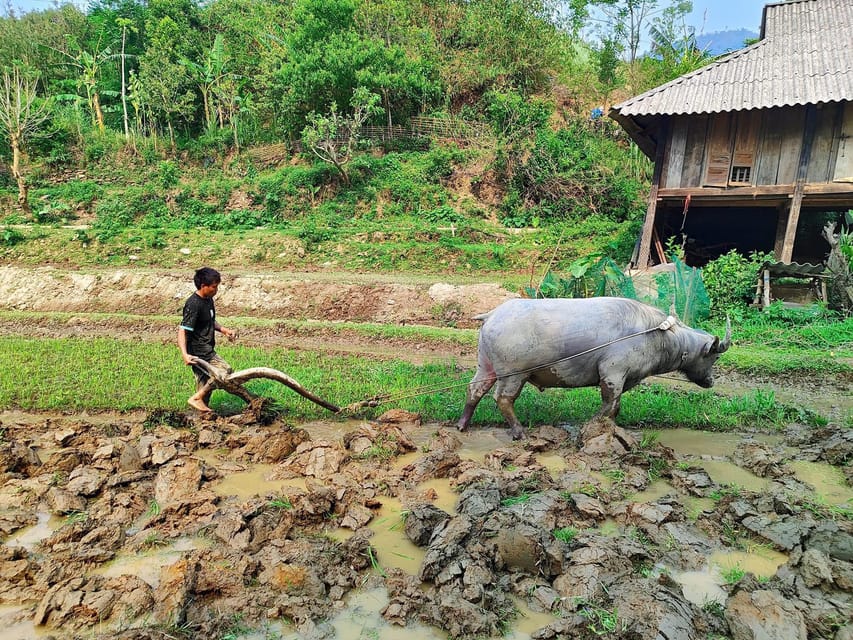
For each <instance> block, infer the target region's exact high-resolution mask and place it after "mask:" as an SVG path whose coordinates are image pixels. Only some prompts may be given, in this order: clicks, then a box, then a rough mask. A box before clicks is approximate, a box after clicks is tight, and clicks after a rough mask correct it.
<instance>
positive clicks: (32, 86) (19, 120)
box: [0, 67, 49, 211]
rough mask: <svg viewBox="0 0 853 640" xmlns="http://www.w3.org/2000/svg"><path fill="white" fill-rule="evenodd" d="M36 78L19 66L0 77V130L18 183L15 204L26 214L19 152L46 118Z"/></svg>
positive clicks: (21, 154) (21, 160) (25, 198)
mask: <svg viewBox="0 0 853 640" xmlns="http://www.w3.org/2000/svg"><path fill="white" fill-rule="evenodd" d="M37 80H38V78H37V77H36V76H35V75H34V74H28V73H26V72H25V71H24V70H22V69H20V68H19V67H13V68H12V70H11V71H10V70H6V71H4V72H3V75H2V77H0V130H2V131H3V132H4V133H5V134H6V135H7V136H8V137H9V145H10V146H11V148H12V175H13V176H14V177H15V181H16V182H17V183H18V205H19V206H20V207H21V209H23V210H24V211H29V203H28V201H27V190H28V187H27V181H26V178H25V176H24V170H23V166H22V165H23V151H24V149H25V148H26V144H27V141H28V140H29V139H30V138H31V137H32V135H33V134H34V133H35V132H36V131H37V130H38V128H39V126H40V125H41V124H42V122H44V121H45V120H47V118H48V116H49V105H48V102H47V101H44V100H39V98H38V96H37V95H36V85H37Z"/></svg>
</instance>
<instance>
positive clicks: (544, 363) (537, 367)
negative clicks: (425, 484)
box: [458, 298, 731, 440]
mask: <svg viewBox="0 0 853 640" xmlns="http://www.w3.org/2000/svg"><path fill="white" fill-rule="evenodd" d="M477 319H479V320H483V326H482V327H481V328H480V339H479V344H478V353H477V372H476V374H475V375H474V378H473V380H471V382H470V383H469V384H468V393H467V397H466V401H465V409H464V411H463V412H462V417H460V418H459V424H458V427H459V430H460V431H464V430H465V429H467V428H468V424H469V423H470V422H471V417H472V416H473V415H474V409H475V408H476V407H477V404H478V403H479V402H480V400H481V399H482V397H483V396H484V395H485V394H486V393H487V392H488V391H489V389H491V388H492V387H493V386H494V387H495V391H494V397H495V400H496V401H497V404H498V408H499V409H500V411H501V413H502V414H503V416H504V418H506V421H507V422H508V423H509V426H510V428H511V431H510V433H511V434H512V437H513V439H515V440H518V439H520V438H522V437H524V430H523V428H522V426H521V423H520V422H519V421H518V418H516V416H515V412H514V411H513V405H514V403H515V399H516V398H517V397H518V395H519V394H520V393H521V389H522V387H523V386H524V383H525V382H529V383H530V384H532V385H533V386H535V387H537V388H538V389H539V390H540V391H541V390H542V389H545V388H549V387H568V388H574V387H591V386H595V385H598V386H599V387H600V388H601V401H602V404H601V409H600V410H599V412H598V413H597V414H596V415H597V416H606V417H609V418H611V419H612V418H615V417H616V415H617V414H618V413H619V399H620V397H621V395H622V393H623V392H625V391H627V390H628V389H631V388H632V387H634V386H636V385H637V384H638V383H639V382H640V381H641V380H643V379H644V378H646V377H648V376H651V375H656V374H661V373H667V372H669V371H681V372H682V373H684V374H685V375H686V376H687V378H688V379H689V380H690V381H691V382H695V383H696V384H698V385H699V386H700V387H710V386H712V385H713V384H714V378H713V375H712V372H711V368H712V366H713V364H714V362H716V360H717V358H718V357H719V356H720V354H721V353H723V352H724V351H725V350H726V349H728V348H729V345H730V344H731V326H730V325H729V324H728V322H727V326H726V336H725V338H724V339H723V340H722V342H721V341H720V339H719V338H717V337H715V336H712V335H710V334H708V333H705V332H704V331H699V330H696V329H691V328H690V327H688V326H687V325H685V324H683V323H682V322H680V321H679V320H677V319H675V318H673V317H672V316H669V317H667V315H666V314H665V313H663V312H662V311H660V310H659V309H656V308H655V307H652V306H649V305H647V304H643V303H641V302H637V301H636V300H629V299H626V298H577V299H547V300H528V299H515V300H509V301H507V302H504V303H503V304H501V305H500V306H499V307H497V308H496V309H493V310H492V311H490V312H489V313H486V314H483V315H480V316H477Z"/></svg>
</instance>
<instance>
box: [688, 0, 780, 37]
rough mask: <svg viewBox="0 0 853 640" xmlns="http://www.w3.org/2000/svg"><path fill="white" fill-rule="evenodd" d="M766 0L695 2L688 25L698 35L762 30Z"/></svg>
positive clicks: (695, 0)
mask: <svg viewBox="0 0 853 640" xmlns="http://www.w3.org/2000/svg"><path fill="white" fill-rule="evenodd" d="M765 4H769V3H768V2H765V1H764V0H693V13H692V14H691V15H690V18H689V20H688V24H691V25H693V26H694V27H696V32H697V33H712V32H714V31H727V30H729V29H749V30H750V31H754V32H755V33H758V32H759V30H760V29H761V12H762V9H764V5H765Z"/></svg>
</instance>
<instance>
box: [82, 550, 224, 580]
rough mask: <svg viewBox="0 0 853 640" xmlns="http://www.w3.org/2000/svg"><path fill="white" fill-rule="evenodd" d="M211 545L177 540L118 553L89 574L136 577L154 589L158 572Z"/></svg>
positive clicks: (109, 576) (108, 576) (158, 578)
mask: <svg viewBox="0 0 853 640" xmlns="http://www.w3.org/2000/svg"><path fill="white" fill-rule="evenodd" d="M211 544H212V543H211V542H210V541H209V540H205V539H204V538H178V539H177V540H175V541H173V542H169V543H167V544H166V545H164V546H159V547H155V548H153V549H151V550H149V551H143V552H141V553H135V554H128V553H120V554H118V555H117V556H116V557H115V558H114V559H113V560H111V561H110V562H107V563H104V564H103V565H101V566H99V567H98V568H96V569H95V570H93V571H92V572H91V573H92V574H94V575H102V576H105V577H107V578H116V577H118V576H123V575H131V576H137V577H138V578H140V579H142V580H144V581H145V582H147V583H148V584H150V585H151V587H152V588H154V589H156V588H157V587H158V586H159V585H160V572H161V571H162V570H163V568H164V567H168V566H170V565H172V564H174V563H175V562H177V561H178V560H180V559H181V558H182V557H183V556H184V555H185V554H186V553H187V552H188V551H194V550H195V549H203V548H205V547H209V546H210V545H211Z"/></svg>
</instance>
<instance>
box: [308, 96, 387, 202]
mask: <svg viewBox="0 0 853 640" xmlns="http://www.w3.org/2000/svg"><path fill="white" fill-rule="evenodd" d="M350 105H351V106H352V114H351V115H349V116H345V115H343V114H340V113H338V107H337V105H336V104H335V103H334V102H333V103H332V106H331V109H330V111H329V113H328V114H318V113H315V112H313V111H312V112H311V113H310V114H308V125H307V126H306V127H305V128H304V129H303V130H302V142H303V144H304V145H305V147H306V148H308V149H309V150H310V151H311V152H312V153H313V154H314V155H316V156H317V157H318V158H320V160H322V161H323V162H328V163H329V164H331V165H334V167H335V169H337V170H338V173H340V174H341V178H342V179H343V181H344V184H346V185H349V184H350V177H349V174H348V173H347V171H346V165H347V163H348V162H349V161H350V159H351V158H352V154H353V151H354V150H355V148H356V145H357V144H358V139H359V130H360V129H361V126H362V125H363V124H364V123H365V122H367V120H368V118H370V117H371V116H375V115H379V114H381V113H382V107H380V106H379V96H378V95H376V94H375V93H370V91H369V90H368V89H367V88H366V87H357V88H356V89H355V91H353V94H352V99H351V101H350Z"/></svg>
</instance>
